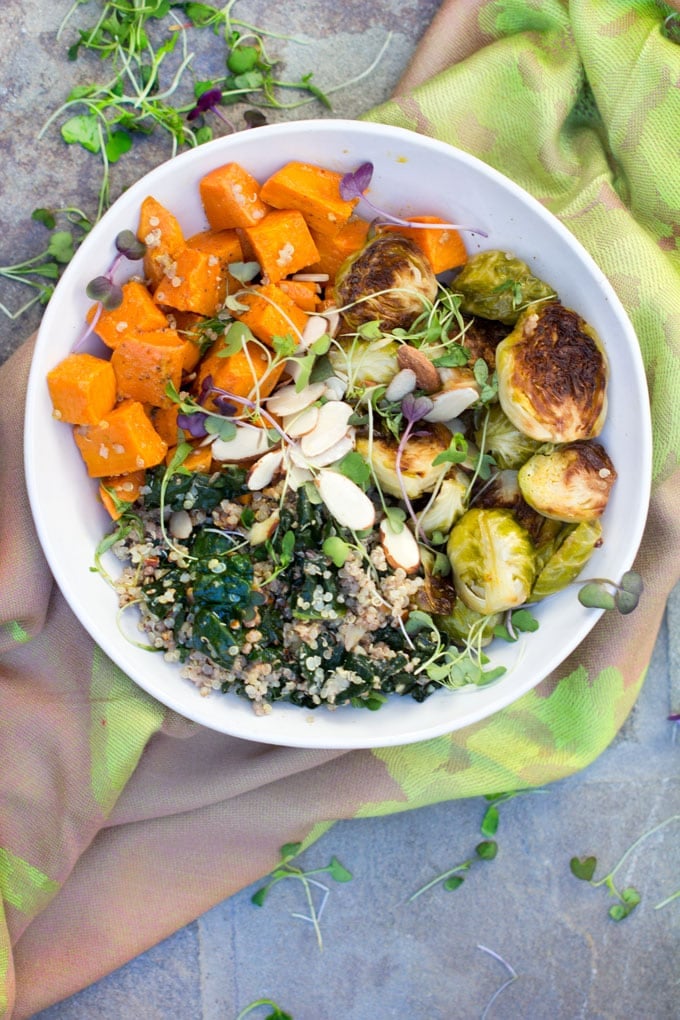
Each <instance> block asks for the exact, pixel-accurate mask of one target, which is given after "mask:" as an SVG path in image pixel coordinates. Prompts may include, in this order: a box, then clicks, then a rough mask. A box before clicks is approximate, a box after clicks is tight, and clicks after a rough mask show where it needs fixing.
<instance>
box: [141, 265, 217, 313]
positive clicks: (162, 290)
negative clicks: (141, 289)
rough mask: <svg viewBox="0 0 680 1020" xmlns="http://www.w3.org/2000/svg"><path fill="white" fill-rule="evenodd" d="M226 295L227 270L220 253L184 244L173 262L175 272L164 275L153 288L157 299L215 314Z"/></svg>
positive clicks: (161, 302)
mask: <svg viewBox="0 0 680 1020" xmlns="http://www.w3.org/2000/svg"><path fill="white" fill-rule="evenodd" d="M224 295H225V280H224V274H223V272H222V267H221V264H220V260H219V259H218V258H217V256H216V255H209V254H208V253H207V252H204V251H199V250H198V249H197V248H183V249H182V250H181V251H180V252H179V254H178V255H177V256H176V258H175V261H174V263H173V265H172V275H171V276H165V277H163V279H162V280H161V282H160V283H159V285H158V287H157V288H156V290H155V291H154V300H155V301H157V302H158V303H159V304H160V305H165V306H166V307H168V308H177V309H178V310H179V311H182V312H196V313H197V314H198V315H208V316H212V315H215V314H216V313H217V312H218V311H219V309H220V308H221V307H222V304H223V302H224Z"/></svg>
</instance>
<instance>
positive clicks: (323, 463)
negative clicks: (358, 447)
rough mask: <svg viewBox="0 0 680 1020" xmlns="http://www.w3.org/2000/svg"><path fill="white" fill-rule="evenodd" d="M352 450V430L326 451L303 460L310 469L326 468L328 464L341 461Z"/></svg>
mask: <svg viewBox="0 0 680 1020" xmlns="http://www.w3.org/2000/svg"><path fill="white" fill-rule="evenodd" d="M353 449H354V429H351V430H350V432H349V433H348V434H347V435H345V436H343V437H342V439H339V440H338V442H337V443H333V445H332V446H329V447H328V449H326V450H322V452H321V453H317V454H316V455H315V456H314V457H306V458H305V460H306V462H307V464H309V466H310V467H313V468H321V467H328V466H329V465H330V464H335V462H336V461H338V460H342V458H343V457H345V456H346V455H347V454H348V453H351V452H352V450H353Z"/></svg>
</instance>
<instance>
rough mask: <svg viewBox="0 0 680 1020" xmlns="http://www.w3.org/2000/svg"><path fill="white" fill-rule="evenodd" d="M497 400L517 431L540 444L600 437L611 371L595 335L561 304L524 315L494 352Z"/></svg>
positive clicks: (542, 306) (540, 306)
mask: <svg viewBox="0 0 680 1020" xmlns="http://www.w3.org/2000/svg"><path fill="white" fill-rule="evenodd" d="M496 372H497V376H498V399H499V401H500V405H501V407H502V408H503V411H504V412H505V414H506V415H507V416H508V418H509V419H510V421H511V422H512V423H513V425H514V426H515V428H517V429H519V431H520V432H524V433H525V434H526V435H527V436H531V438H532V439H536V440H538V441H539V442H542V443H570V442H574V441H576V440H578V439H593V438H594V437H595V436H597V435H599V433H600V432H601V430H602V426H603V425H604V421H605V418H606V415H607V383H608V379H609V366H608V363H607V356H606V354H605V351H604V347H603V346H602V343H601V341H600V338H599V337H598V335H597V333H596V332H595V330H594V329H593V328H592V326H589V325H588V323H587V322H585V321H584V320H583V319H582V318H581V316H580V315H577V314H576V312H574V311H572V310H571V309H569V308H565V307H564V306H563V305H561V304H559V303H558V302H551V303H550V304H544V305H537V306H535V307H534V308H529V309H527V310H526V311H525V312H523V313H522V315H521V316H520V318H519V319H518V321H517V325H516V326H515V328H514V329H513V331H512V333H510V334H509V336H507V337H506V338H505V340H501V342H500V344H499V345H498V347H497V349H496Z"/></svg>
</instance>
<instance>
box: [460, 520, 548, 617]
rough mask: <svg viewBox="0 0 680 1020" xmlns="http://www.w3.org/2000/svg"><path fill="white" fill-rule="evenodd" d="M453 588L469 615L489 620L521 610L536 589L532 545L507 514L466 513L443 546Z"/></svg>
mask: <svg viewBox="0 0 680 1020" xmlns="http://www.w3.org/2000/svg"><path fill="white" fill-rule="evenodd" d="M446 551H447V553H448V557H449V560H450V562H451V570H452V572H453V584H454V587H455V589H456V592H457V593H458V595H459V597H460V598H461V599H462V600H463V602H464V603H465V605H466V606H468V608H469V609H474V610H475V611H476V612H478V613H482V615H484V616H487V615H488V614H489V613H502V612H504V611H505V610H507V609H515V608H516V607H517V606H521V605H522V603H524V602H526V601H527V599H528V598H529V593H530V592H531V588H532V585H533V583H534V575H535V563H534V550H533V546H532V544H531V539H530V538H529V535H528V534H527V532H526V531H525V529H524V528H523V527H522V526H521V524H518V523H517V521H516V520H515V518H514V516H513V514H512V513H511V511H509V510H481V509H477V508H474V509H472V510H468V511H467V512H466V513H465V514H463V516H462V517H461V519H460V520H459V521H458V523H457V524H455V525H454V527H453V529H452V531H451V534H450V535H449V540H448V543H447V546H446Z"/></svg>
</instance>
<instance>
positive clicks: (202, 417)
mask: <svg viewBox="0 0 680 1020" xmlns="http://www.w3.org/2000/svg"><path fill="white" fill-rule="evenodd" d="M207 417H208V416H207V415H206V414H203V413H202V412H201V411H195V412H194V413H193V414H178V415H177V424H178V425H179V427H180V428H181V429H184V431H185V432H188V433H189V435H191V436H193V437H194V439H204V438H205V437H206V436H207V435H208V430H207V429H206V427H205V422H206V418H207Z"/></svg>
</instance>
